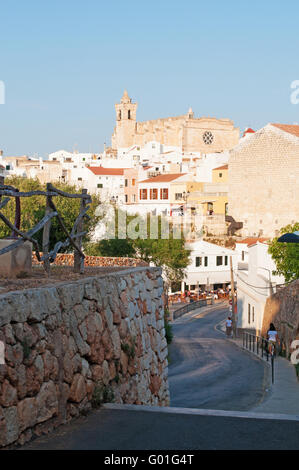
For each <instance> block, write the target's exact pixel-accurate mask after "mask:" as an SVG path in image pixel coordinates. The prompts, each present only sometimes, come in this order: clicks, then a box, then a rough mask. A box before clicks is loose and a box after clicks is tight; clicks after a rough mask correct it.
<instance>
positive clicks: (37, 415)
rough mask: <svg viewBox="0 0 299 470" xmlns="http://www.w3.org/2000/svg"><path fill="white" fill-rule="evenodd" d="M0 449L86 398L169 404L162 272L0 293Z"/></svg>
mask: <svg viewBox="0 0 299 470" xmlns="http://www.w3.org/2000/svg"><path fill="white" fill-rule="evenodd" d="M0 340H1V341H3V342H4V344H5V364H4V365H0V447H1V446H7V445H10V444H13V443H21V444H23V443H24V442H26V441H28V440H29V439H31V437H32V436H37V435H40V434H42V433H45V432H49V431H51V430H52V429H53V428H55V427H56V426H58V425H60V424H62V423H65V422H68V421H69V420H70V419H72V418H73V417H76V416H78V415H79V414H80V413H85V412H86V411H87V410H89V409H90V408H91V406H92V402H93V401H95V402H96V403H98V401H101V400H102V399H103V395H105V398H106V399H108V400H111V399H112V398H113V397H114V401H115V402H117V403H131V404H146V405H161V406H163V405H168V404H169V390H168V362H167V354H168V349H167V342H166V338H165V329H164V303H163V281H162V277H161V270H160V268H149V267H147V268H140V267H139V268H131V269H128V270H125V271H121V272H118V273H117V272H116V273H112V274H109V275H108V276H107V277H99V276H98V277H91V278H84V279H81V280H80V281H75V282H69V283H61V284H56V285H55V286H52V287H51V286H49V287H43V288H38V289H28V290H24V291H18V292H9V293H7V294H3V295H1V296H0Z"/></svg>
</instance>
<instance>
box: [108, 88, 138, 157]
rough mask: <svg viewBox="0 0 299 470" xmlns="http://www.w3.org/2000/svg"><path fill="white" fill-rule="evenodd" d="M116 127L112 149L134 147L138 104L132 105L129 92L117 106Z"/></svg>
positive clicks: (125, 93) (125, 92)
mask: <svg viewBox="0 0 299 470" xmlns="http://www.w3.org/2000/svg"><path fill="white" fill-rule="evenodd" d="M115 111H116V127H115V129H114V134H113V136H112V148H115V149H117V148H124V147H125V148H127V147H131V146H132V145H134V137H135V132H136V111H137V103H132V100H131V98H130V97H129V95H128V92H127V90H125V91H124V94H123V97H122V99H121V100H120V103H117V104H116V105H115Z"/></svg>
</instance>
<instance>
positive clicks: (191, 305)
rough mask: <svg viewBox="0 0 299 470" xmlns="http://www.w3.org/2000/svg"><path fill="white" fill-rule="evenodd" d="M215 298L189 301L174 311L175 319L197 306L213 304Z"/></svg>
mask: <svg viewBox="0 0 299 470" xmlns="http://www.w3.org/2000/svg"><path fill="white" fill-rule="evenodd" d="M212 303H213V299H212V297H211V298H207V299H200V300H197V301H195V302H189V303H188V304H186V305H184V307H181V308H178V309H177V310H175V311H174V312H173V319H174V320H176V319H177V318H179V317H181V316H182V315H184V314H185V313H188V312H190V311H191V310H196V309H197V308H200V307H204V306H206V305H212Z"/></svg>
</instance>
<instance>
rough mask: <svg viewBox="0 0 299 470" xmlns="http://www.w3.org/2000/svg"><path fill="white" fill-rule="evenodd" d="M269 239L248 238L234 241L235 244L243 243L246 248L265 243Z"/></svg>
mask: <svg viewBox="0 0 299 470" xmlns="http://www.w3.org/2000/svg"><path fill="white" fill-rule="evenodd" d="M268 240H269V238H262V237H248V238H244V240H240V241H236V243H244V244H245V245H247V246H251V245H255V243H257V242H259V243H265V242H266V241H268Z"/></svg>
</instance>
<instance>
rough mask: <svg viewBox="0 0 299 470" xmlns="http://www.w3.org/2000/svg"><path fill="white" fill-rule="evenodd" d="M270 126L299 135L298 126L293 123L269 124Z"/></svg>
mask: <svg viewBox="0 0 299 470" xmlns="http://www.w3.org/2000/svg"><path fill="white" fill-rule="evenodd" d="M271 126H274V127H277V128H278V129H280V130H282V131H284V132H288V133H289V134H293V135H295V136H296V137H299V126H298V125H295V124H271Z"/></svg>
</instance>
